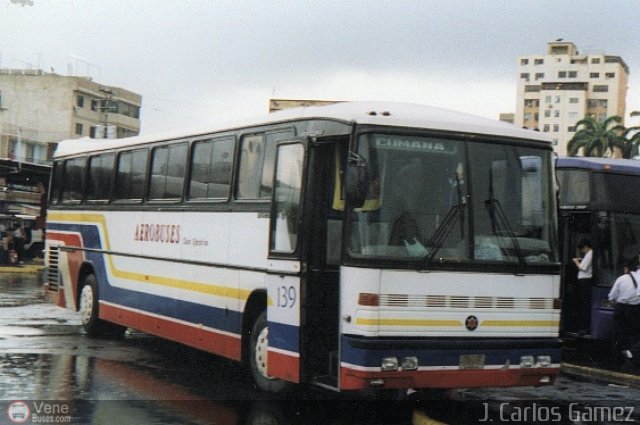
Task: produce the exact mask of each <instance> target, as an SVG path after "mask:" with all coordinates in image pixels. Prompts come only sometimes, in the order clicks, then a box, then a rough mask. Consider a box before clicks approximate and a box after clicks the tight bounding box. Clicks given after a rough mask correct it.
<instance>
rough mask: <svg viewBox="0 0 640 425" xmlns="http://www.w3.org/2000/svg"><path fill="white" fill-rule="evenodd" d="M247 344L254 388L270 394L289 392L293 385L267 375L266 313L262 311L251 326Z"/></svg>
mask: <svg viewBox="0 0 640 425" xmlns="http://www.w3.org/2000/svg"><path fill="white" fill-rule="evenodd" d="M249 344H250V353H249V367H250V369H251V378H252V379H253V382H254V383H255V384H256V386H257V387H258V388H259V389H260V390H262V391H266V392H270V393H282V392H286V391H288V390H290V389H291V388H292V387H293V384H291V383H290V382H287V381H283V380H281V379H278V378H274V377H273V376H270V375H269V374H268V373H267V355H268V349H269V328H268V327H267V313H266V312H264V311H263V312H262V314H260V316H258V318H257V319H256V321H255V323H254V324H253V329H252V330H251V338H250V339H249Z"/></svg>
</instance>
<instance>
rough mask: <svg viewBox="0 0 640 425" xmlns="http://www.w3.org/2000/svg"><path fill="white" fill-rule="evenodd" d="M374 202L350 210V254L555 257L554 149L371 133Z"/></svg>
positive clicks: (366, 154) (447, 258) (534, 260)
mask: <svg viewBox="0 0 640 425" xmlns="http://www.w3.org/2000/svg"><path fill="white" fill-rule="evenodd" d="M358 153H359V154H360V155H361V156H362V157H363V158H364V159H365V160H366V161H367V165H368V175H369V179H370V182H369V195H368V198H369V200H368V201H367V202H366V203H365V205H364V206H363V207H362V208H357V209H353V210H352V211H351V232H350V233H351V234H350V238H349V248H350V250H349V254H350V255H351V256H352V257H353V258H362V259H366V258H376V259H390V260H396V261H403V260H404V261H409V262H411V264H413V265H414V266H415V264H416V263H417V264H421V265H422V267H427V268H428V267H430V266H432V265H437V264H444V263H447V262H456V263H459V262H469V263H487V264H491V263H498V264H499V263H502V264H520V265H522V266H524V265H534V264H535V265H541V264H552V263H554V264H555V262H556V261H557V255H556V248H555V246H556V243H555V242H556V241H555V238H556V228H555V222H556V220H555V201H554V197H553V189H552V188H553V185H552V182H551V178H550V177H549V176H550V175H551V173H549V172H548V171H549V169H550V166H551V152H550V151H546V150H542V149H535V148H530V147H520V146H514V145H509V144H498V143H495V144H494V143H481V142H477V141H474V142H465V141H462V140H453V139H444V138H433V137H420V136H406V135H392V134H379V133H371V134H365V135H363V136H361V137H360V139H359V145H358Z"/></svg>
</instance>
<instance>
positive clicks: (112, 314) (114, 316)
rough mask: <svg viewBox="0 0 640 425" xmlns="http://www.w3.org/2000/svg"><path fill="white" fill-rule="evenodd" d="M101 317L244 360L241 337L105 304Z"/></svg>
mask: <svg viewBox="0 0 640 425" xmlns="http://www.w3.org/2000/svg"><path fill="white" fill-rule="evenodd" d="M100 318H101V319H103V320H106V321H108V322H113V323H118V324H121V325H125V326H130V327H132V328H134V329H138V330H140V331H143V332H148V333H150V334H153V335H157V336H159V337H162V338H166V339H170V340H172V341H176V342H179V343H182V344H186V345H189V346H191V347H194V348H198V349H200V350H204V351H208V352H210V353H214V354H218V355H221V356H224V357H228V358H230V359H233V360H238V361H239V360H240V359H241V350H242V343H241V341H240V337H239V336H238V337H233V336H229V335H225V334H222V333H218V332H216V331H215V330H212V329H205V328H199V327H197V325H195V326H194V325H187V324H184V323H177V322H174V321H172V320H169V319H164V318H161V317H156V316H151V315H147V314H145V313H144V312H141V311H139V312H134V311H131V310H127V309H124V308H118V307H117V306H113V305H109V304H104V303H100Z"/></svg>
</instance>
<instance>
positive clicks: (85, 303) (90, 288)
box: [79, 274, 126, 336]
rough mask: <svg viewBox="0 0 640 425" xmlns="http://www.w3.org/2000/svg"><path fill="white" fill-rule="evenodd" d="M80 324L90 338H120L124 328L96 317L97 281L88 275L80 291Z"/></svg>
mask: <svg viewBox="0 0 640 425" xmlns="http://www.w3.org/2000/svg"><path fill="white" fill-rule="evenodd" d="M79 307H80V308H79V311H80V322H81V323H82V327H83V329H84V330H85V332H86V333H87V335H90V336H122V335H123V334H124V331H125V330H126V328H125V327H123V326H120V325H116V324H113V323H109V322H105V321H104V320H101V319H100V318H99V317H98V311H99V303H98V281H97V280H96V277H95V275H93V274H90V275H88V276H87V277H86V278H85V280H84V284H83V285H82V290H81V291H80V306H79Z"/></svg>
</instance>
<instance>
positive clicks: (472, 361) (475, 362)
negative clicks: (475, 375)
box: [458, 354, 484, 369]
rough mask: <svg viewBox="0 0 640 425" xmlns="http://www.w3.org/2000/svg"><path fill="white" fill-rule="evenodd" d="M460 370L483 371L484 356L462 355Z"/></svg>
mask: <svg viewBox="0 0 640 425" xmlns="http://www.w3.org/2000/svg"><path fill="white" fill-rule="evenodd" d="M458 365H459V367H460V369H484V354H462V355H461V356H460V362H459V364H458Z"/></svg>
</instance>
